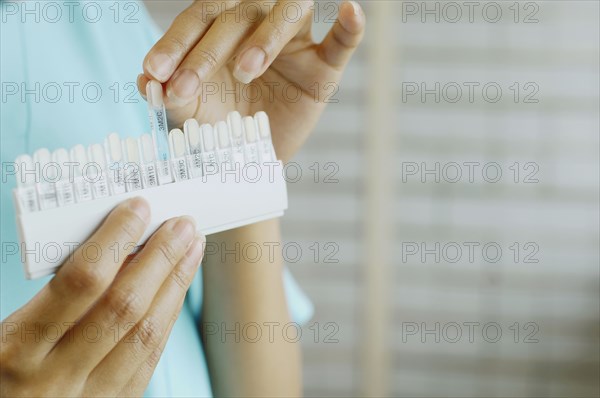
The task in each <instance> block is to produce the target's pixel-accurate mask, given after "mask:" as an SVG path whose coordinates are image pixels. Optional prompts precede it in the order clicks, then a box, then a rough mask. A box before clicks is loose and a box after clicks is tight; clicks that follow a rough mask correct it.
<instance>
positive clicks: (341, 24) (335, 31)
mask: <svg viewBox="0 0 600 398" xmlns="http://www.w3.org/2000/svg"><path fill="white" fill-rule="evenodd" d="M365 24H366V19H365V14H364V12H363V11H362V8H361V7H360V5H359V4H358V3H357V2H355V1H345V2H344V3H342V4H341V6H340V12H339V15H338V19H337V21H336V22H335V24H334V25H333V27H332V28H331V30H330V31H329V33H328V34H327V36H326V37H325V39H324V40H323V42H322V43H321V44H320V45H319V54H320V56H321V58H322V59H323V61H325V62H326V63H327V64H328V65H329V66H331V67H332V68H335V69H338V70H342V69H343V68H344V67H345V66H346V64H347V63H348V61H349V60H350V58H351V57H352V54H354V51H355V50H356V48H357V47H358V45H359V44H360V42H361V40H362V38H363V36H364V33H365Z"/></svg>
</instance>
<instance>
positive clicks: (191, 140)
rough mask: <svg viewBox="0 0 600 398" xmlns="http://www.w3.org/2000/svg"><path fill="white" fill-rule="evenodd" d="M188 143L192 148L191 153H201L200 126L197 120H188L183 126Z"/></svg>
mask: <svg viewBox="0 0 600 398" xmlns="http://www.w3.org/2000/svg"><path fill="white" fill-rule="evenodd" d="M183 129H184V131H185V135H186V137H187V142H188V145H189V148H190V151H189V152H190V153H191V154H193V153H197V152H199V151H200V138H201V137H200V125H199V124H198V121H197V120H196V119H188V120H186V121H185V123H184V125H183Z"/></svg>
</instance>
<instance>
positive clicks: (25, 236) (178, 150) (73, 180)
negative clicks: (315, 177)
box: [13, 112, 288, 279]
mask: <svg viewBox="0 0 600 398" xmlns="http://www.w3.org/2000/svg"><path fill="white" fill-rule="evenodd" d="M230 116H231V115H230ZM238 116H240V115H239V114H237V112H236V114H234V115H232V117H230V118H228V121H229V123H230V125H231V126H232V128H234V129H236V131H238V132H241V133H240V134H241V135H236V137H237V139H238V141H237V143H238V144H235V145H239V149H240V150H241V154H242V155H243V154H244V153H246V152H248V153H250V154H251V155H250V156H248V159H249V160H251V162H248V161H247V160H246V159H244V158H241V159H239V157H238V162H236V163H234V162H233V159H234V158H235V156H234V155H233V146H235V145H234V140H233V139H232V137H233V136H234V134H233V133H232V131H231V128H230V127H229V126H230V125H228V123H225V122H220V123H217V124H216V125H215V126H211V125H209V124H203V125H202V126H200V125H199V124H198V122H196V121H195V120H193V121H188V122H186V123H185V130H186V131H185V132H183V131H181V130H179V129H175V130H173V131H172V132H171V133H170V136H168V137H167V138H168V144H169V155H168V159H169V163H170V165H169V169H170V170H172V171H174V175H175V178H174V180H175V181H174V182H167V183H163V184H161V180H160V177H159V176H158V174H159V173H157V168H158V166H157V162H158V163H160V161H157V158H156V148H155V145H154V140H152V139H151V136H150V135H148V134H144V135H142V136H140V137H139V138H137V139H135V138H127V139H124V140H123V139H121V138H120V137H119V136H118V135H117V134H111V135H109V137H108V139H107V140H106V141H105V145H100V144H93V145H91V146H90V147H89V148H88V150H87V154H86V150H85V148H84V147H83V146H81V145H76V146H74V147H73V148H72V149H71V150H70V151H67V150H65V149H58V150H56V151H55V152H54V154H50V152H49V151H48V150H47V149H44V148H43V149H40V150H38V151H36V152H35V153H34V156H33V159H32V157H30V156H28V155H22V156H19V157H18V158H17V159H16V163H17V165H18V166H19V172H18V173H17V178H18V180H17V187H16V188H15V189H14V191H13V198H14V203H15V209H16V219H17V229H18V232H19V237H20V241H21V242H20V243H21V246H20V249H21V250H20V252H21V260H22V262H23V265H24V268H25V274H26V276H27V278H29V279H32V278H38V277H41V276H45V275H49V274H52V273H54V272H55V271H56V270H57V269H58V267H60V266H61V265H62V264H63V263H64V262H65V261H68V259H69V255H70V253H71V252H72V250H73V249H74V248H75V247H77V246H79V245H81V244H82V243H84V242H85V241H86V240H87V239H88V238H89V237H90V236H91V234H92V233H93V232H94V231H95V230H96V229H97V228H98V226H99V225H100V224H101V223H102V221H103V220H104V219H105V218H106V216H107V215H108V213H109V212H110V211H111V210H112V209H113V208H114V207H115V206H117V205H118V204H119V203H121V202H123V201H124V200H126V199H129V198H132V197H135V196H141V197H143V198H145V199H146V200H147V201H148V202H149V204H150V206H151V209H152V220H151V223H150V226H149V228H148V229H147V231H146V233H145V235H144V236H143V237H142V239H141V240H140V242H138V243H140V244H141V243H144V242H145V241H146V240H147V239H148V237H149V236H150V235H151V234H152V233H153V232H154V231H155V230H156V229H157V228H158V227H159V226H160V225H161V224H162V223H164V222H165V221H167V220H168V219H170V218H173V217H178V216H182V215H189V216H191V217H194V219H195V220H196V225H197V228H198V231H199V232H201V233H203V234H205V235H208V234H212V233H216V232H221V231H225V230H228V229H232V228H237V227H240V226H243V225H247V224H251V223H255V222H259V221H263V220H268V219H271V218H275V217H280V216H282V215H283V212H284V211H285V210H286V209H287V205H288V202H287V190H286V184H285V179H284V173H283V164H282V162H281V161H274V162H263V161H258V160H257V159H256V158H257V156H259V155H258V154H259V153H260V156H259V157H263V155H262V151H259V150H258V149H259V148H258V144H259V143H260V141H261V140H262V135H260V127H259V126H260V125H259V123H258V122H255V121H254V120H253V118H252V117H247V118H244V119H242V118H241V116H240V117H238ZM243 123H246V124H247V127H246V128H245V130H244V125H243ZM251 126H254V127H251ZM257 126H258V127H257ZM257 130H258V132H257ZM244 131H246V135H247V138H248V140H247V141H248V142H246V140H244V138H243V134H244V133H243V132H244ZM236 134H237V133H236ZM259 135H260V137H259ZM249 145H250V146H251V147H250V148H248V146H249ZM269 148H272V146H269ZM195 151H196V152H197V155H199V156H198V157H196V156H194V155H195V154H194V152H195ZM271 156H272V159H276V156H275V154H274V153H270V154H268V156H265V158H266V157H269V158H271ZM107 160H108V162H107ZM196 161H199V163H198V164H197V163H196ZM221 161H222V163H221V164H219V162H221ZM110 165H112V166H113V167H112V168H111V167H110ZM223 165H229V166H231V165H235V167H232V168H229V167H223ZM117 166H118V167H117ZM246 167H247V168H248V169H249V170H245V168H246ZM193 169H196V173H193V172H191V170H193ZM115 171H116V173H115ZM38 176H39V178H37V177H38ZM65 226H68V227H65ZM49 247H51V248H54V249H55V248H56V247H60V248H61V249H62V250H59V251H58V253H57V251H56V250H53V253H57V254H56V255H53V256H51V257H48V256H46V255H43V253H45V251H44V250H45V248H49Z"/></svg>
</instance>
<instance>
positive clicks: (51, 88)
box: [0, 0, 313, 397]
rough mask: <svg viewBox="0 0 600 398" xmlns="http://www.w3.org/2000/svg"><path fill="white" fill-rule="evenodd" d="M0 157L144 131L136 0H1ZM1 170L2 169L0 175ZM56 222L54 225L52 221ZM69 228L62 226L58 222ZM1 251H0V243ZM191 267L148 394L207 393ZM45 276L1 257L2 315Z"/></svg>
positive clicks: (6, 185)
mask: <svg viewBox="0 0 600 398" xmlns="http://www.w3.org/2000/svg"><path fill="white" fill-rule="evenodd" d="M0 7H1V12H2V14H1V25H0V80H1V86H0V95H1V96H2V98H1V102H0V106H1V109H0V133H1V136H0V138H1V141H0V153H1V162H2V163H3V164H4V162H11V161H13V160H14V159H15V158H16V157H17V156H18V155H20V154H24V153H27V154H32V153H33V152H34V151H35V150H36V149H38V148H42V147H45V148H48V149H49V150H51V151H52V150H54V149H57V148H61V147H64V148H70V147H72V146H74V145H76V144H83V145H86V146H87V145H89V144H92V143H101V142H102V141H103V140H104V138H105V137H106V135H107V134H108V133H110V132H118V133H119V134H120V135H121V136H139V135H140V134H142V133H144V132H148V131H149V122H148V117H147V110H146V103H145V102H144V101H143V100H142V99H141V98H140V96H139V94H138V92H137V88H136V84H135V81H136V78H137V75H138V74H139V73H140V72H141V70H142V67H141V65H142V61H143V59H144V56H145V55H146V53H147V52H148V50H149V49H150V48H151V46H152V45H153V44H154V43H155V42H156V41H157V40H158V38H159V37H160V35H161V32H160V31H159V29H158V28H157V27H156V25H155V24H154V22H153V21H152V19H151V17H150V16H149V14H148V13H147V10H146V9H145V8H144V5H143V3H141V2H137V1H128V2H116V1H114V2H113V1H78V2H8V1H1V0H0ZM4 174H5V173H4V172H3V177H4ZM14 186H15V180H14V177H9V178H8V181H6V182H5V181H4V180H3V182H2V192H1V203H0V207H1V209H0V210H1V216H2V222H1V224H2V225H1V233H2V234H1V240H2V244H3V246H4V243H5V242H17V241H18V240H17V234H16V229H15V216H14V210H13V204H12V199H11V190H12V189H13V188H14ZM57 227H58V226H57ZM63 227H68V226H66V225H65V226H63ZM3 251H4V250H3ZM200 274H201V272H199V273H198V276H197V278H196V280H195V281H194V283H193V285H192V287H191V289H190V291H189V293H188V296H187V299H186V305H185V306H184V307H183V310H182V313H181V315H180V317H179V319H178V320H177V322H176V324H175V326H174V327H173V331H172V333H171V337H170V339H169V341H168V343H167V345H166V347H165V350H164V353H163V355H162V358H161V360H160V362H159V364H158V366H157V368H156V372H155V373H154V376H153V377H152V380H151V382H150V384H149V386H148V389H147V391H146V396H195V397H198V396H205V397H208V396H211V395H212V394H211V388H210V380H209V378H208V372H207V366H206V360H205V357H204V352H203V347H202V342H201V339H200V335H199V331H198V328H197V326H196V325H197V320H198V318H199V316H200V309H201V305H202V290H201V289H202V281H201V275H200ZM48 280H49V277H48V278H42V279H38V280H35V281H27V280H25V278H24V273H23V271H22V266H21V263H20V257H18V256H17V255H14V256H9V257H8V258H4V255H3V259H2V267H1V269H0V287H1V291H0V319H4V318H6V317H7V316H8V315H10V314H11V313H12V312H14V311H15V310H16V309H17V308H19V307H20V306H22V305H23V304H25V303H26V302H27V301H28V300H30V299H31V297H33V296H34V295H35V293H36V292H37V291H39V289H40V288H41V287H42V286H43V285H44V284H45V283H47V282H48ZM284 283H285V288H286V295H287V301H288V306H289V308H290V311H291V314H292V319H293V320H294V321H296V322H300V323H302V322H305V321H306V320H308V318H309V317H310V316H311V315H312V310H313V308H312V305H311V303H310V301H308V299H307V298H306V297H305V296H304V294H303V293H302V291H301V290H300V289H299V287H298V286H297V285H296V283H295V282H294V280H293V279H292V278H291V276H290V275H289V274H288V272H287V271H286V272H285V275H284Z"/></svg>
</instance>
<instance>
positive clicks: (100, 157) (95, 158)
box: [88, 144, 106, 169]
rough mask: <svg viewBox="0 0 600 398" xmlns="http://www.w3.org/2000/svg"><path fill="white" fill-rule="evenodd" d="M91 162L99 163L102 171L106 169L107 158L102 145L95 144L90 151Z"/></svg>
mask: <svg viewBox="0 0 600 398" xmlns="http://www.w3.org/2000/svg"><path fill="white" fill-rule="evenodd" d="M88 155H89V158H90V161H92V162H94V163H97V164H98V166H100V168H101V169H105V168H106V158H105V154H104V148H103V147H102V145H100V144H93V145H91V146H90V149H89V154H88Z"/></svg>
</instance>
